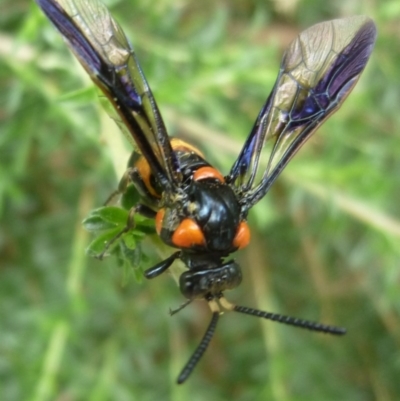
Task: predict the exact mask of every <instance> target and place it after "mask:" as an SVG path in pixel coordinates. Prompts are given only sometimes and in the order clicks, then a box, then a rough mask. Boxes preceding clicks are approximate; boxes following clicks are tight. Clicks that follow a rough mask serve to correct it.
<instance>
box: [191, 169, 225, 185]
mask: <svg viewBox="0 0 400 401" xmlns="http://www.w3.org/2000/svg"><path fill="white" fill-rule="evenodd" d="M206 178H215V179H217V180H218V181H220V182H225V178H224V176H223V175H222V174H221V173H220V172H219V171H218V170H216V169H215V168H214V167H200V168H199V169H197V170H196V171H195V173H194V174H193V180H194V181H199V180H204V179H206Z"/></svg>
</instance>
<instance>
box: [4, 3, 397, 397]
mask: <svg viewBox="0 0 400 401" xmlns="http://www.w3.org/2000/svg"><path fill="white" fill-rule="evenodd" d="M107 4H108V6H109V7H110V8H111V10H112V13H113V15H115V17H116V18H117V20H118V21H119V22H120V23H121V25H122V26H123V27H124V30H125V31H126V32H127V34H128V37H129V38H130V39H131V41H132V43H133V44H134V47H135V49H136V51H137V54H138V57H139V60H140V61H141V64H142V67H143V70H144V71H145V74H146V76H147V79H148V81H149V82H150V85H151V87H152V89H153V92H154V94H155V96H156V98H157V101H158V105H159V107H160V109H161V112H162V114H163V116H164V119H165V121H166V124H167V126H168V128H169V132H170V133H171V135H176V136H179V137H182V138H184V139H187V140H190V141H191V142H193V143H195V144H196V145H198V146H199V147H201V149H202V150H204V152H205V153H206V154H207V156H208V158H209V159H210V160H211V161H212V162H213V163H214V164H215V165H216V166H217V167H219V168H221V170H222V171H223V172H227V171H229V168H230V165H231V164H232V162H233V160H234V159H235V156H236V155H237V153H238V151H239V150H240V147H241V144H242V143H243V141H244V139H245V137H246V135H247V133H248V132H249V131H250V129H251V125H252V123H253V121H254V120H255V118H256V116H257V113H258V111H259V109H260V108H261V106H262V104H263V102H265V99H266V98H267V96H268V94H269V91H270V89H271V88H272V85H273V83H274V80H275V77H276V75H277V72H278V67H279V60H280V56H281V54H282V50H283V49H284V47H285V46H286V45H287V44H288V42H289V41H290V40H291V39H292V38H293V37H294V36H295V35H296V33H297V32H298V31H299V30H301V29H304V28H306V27H307V26H309V25H312V24H314V23H316V22H319V21H321V20H324V19H329V18H335V17H341V16H345V15H351V14H367V15H370V16H371V17H372V18H373V19H374V20H375V22H376V24H377V26H378V40H377V44H376V48H375V50H374V53H373V56H372V58H371V61H370V62H369V64H368V66H367V69H366V71H365V72H364V74H363V75H362V77H361V79H360V81H359V83H358V84H357V86H356V88H355V90H354V92H353V93H352V94H351V95H350V96H349V98H348V99H347V100H346V102H345V104H344V106H343V107H342V108H341V109H340V111H339V112H338V113H336V114H335V115H334V116H332V117H331V118H330V120H329V121H328V122H327V123H326V124H325V125H324V126H323V127H322V128H321V129H320V130H319V132H318V134H317V135H316V136H315V137H314V138H313V139H312V140H310V141H309V143H308V144H307V145H306V146H305V147H304V148H303V149H302V150H301V151H300V152H299V154H298V155H297V156H296V158H295V159H294V160H293V161H292V162H291V164H290V166H288V167H287V169H286V171H285V172H284V173H283V174H282V176H281V177H280V179H279V180H278V182H277V183H276V184H275V185H274V186H273V188H272V189H271V191H270V192H269V194H268V195H267V197H266V198H265V199H264V200H263V201H262V202H260V204H259V205H257V207H256V208H254V210H252V212H251V214H250V222H251V223H252V226H253V237H252V243H251V246H249V247H248V249H246V250H245V251H242V252H240V253H238V255H237V258H238V259H240V262H241V265H242V267H243V272H244V282H243V285H242V286H241V287H240V288H239V289H238V290H236V291H235V292H233V293H229V294H227V297H228V298H229V299H232V301H235V302H237V303H238V304H244V305H249V306H254V307H258V308H260V309H265V310H271V311H273V312H280V313H282V314H287V315H293V316H298V317H301V318H305V319H310V320H318V321H321V322H324V323H330V324H337V325H341V326H345V327H347V328H348V334H347V335H346V336H345V337H344V338H329V337H327V336H323V335H318V334H310V333H308V332H303V331H299V330H296V329H294V328H290V327H282V326H280V325H278V324H276V323H272V322H261V321H259V320H257V319H254V318H250V317H246V316H240V315H238V316H237V315H235V314H232V313H226V314H225V315H224V316H223V317H222V319H221V322H220V326H219V328H218V329H217V333H216V336H215V338H214V339H213V341H212V343H211V346H210V349H209V350H208V352H207V353H206V355H205V358H204V360H203V361H202V362H201V363H200V365H199V367H198V369H197V371H196V372H195V373H194V375H193V377H191V378H190V380H189V381H188V382H187V383H186V384H185V385H184V386H181V387H177V386H176V385H175V384H174V381H175V379H176V377H177V374H178V372H179V370H180V368H181V367H182V366H183V364H184V362H185V361H186V359H187V358H188V357H189V354H190V352H191V351H192V350H193V349H194V347H195V346H196V345H197V343H198V341H199V339H200V338H201V336H202V333H203V331H204V329H205V327H206V325H207V323H208V319H209V314H210V313H209V311H208V310H207V308H203V305H202V303H201V302H196V303H193V304H192V305H190V306H188V307H187V308H186V309H185V310H184V311H182V312H180V313H179V314H177V315H176V316H174V318H173V319H172V320H171V319H169V317H168V315H167V311H168V308H169V307H174V306H176V305H177V304H179V303H180V302H181V296H180V293H179V290H178V288H177V286H176V285H175V283H174V282H173V281H172V280H170V278H169V277H168V276H167V275H163V276H161V277H159V278H157V279H155V280H154V281H147V280H146V281H143V282H142V283H138V281H137V280H139V281H140V279H141V277H142V271H143V269H146V268H147V267H150V266H152V265H153V264H154V263H156V262H158V261H160V260H161V258H162V257H165V256H166V255H168V253H169V252H170V250H168V251H166V250H165V249H163V248H162V246H161V245H160V244H158V243H156V242H154V241H156V240H154V238H150V239H149V240H148V239H147V238H146V239H145V240H143V241H142V237H143V236H144V233H143V232H146V233H150V232H152V231H153V228H152V226H151V225H150V226H149V224H150V223H151V222H150V223H149V221H147V220H144V219H143V220H140V219H139V220H137V219H136V217H135V222H136V224H137V226H136V228H135V230H133V231H132V232H131V233H130V234H129V235H126V236H125V237H124V238H123V241H121V242H119V243H118V244H116V246H115V249H114V250H112V249H111V250H110V251H113V252H115V253H116V254H117V258H106V259H105V260H104V261H101V262H100V261H98V260H96V259H93V258H90V257H88V256H86V255H85V249H86V248H88V247H89V248H90V247H91V248H90V249H92V251H93V252H95V253H100V252H101V251H102V250H103V249H104V243H105V241H107V240H108V239H110V238H112V236H113V235H114V236H115V234H116V233H118V232H119V231H120V230H121V228H123V226H124V225H125V224H126V221H127V217H128V212H127V210H124V209H120V208H114V207H112V208H109V207H107V208H101V209H97V210H96V208H97V207H99V206H100V205H102V204H104V201H105V199H107V197H108V196H109V194H110V193H111V192H112V191H113V190H115V189H116V187H117V179H118V178H120V176H121V175H122V173H123V171H124V166H125V164H126V162H127V160H128V157H129V152H130V147H129V145H127V146H125V144H124V142H123V139H122V135H120V133H119V132H118V129H117V128H115V127H114V124H113V122H112V121H111V120H110V119H109V118H108V117H105V116H104V113H103V112H102V111H101V109H100V107H99V106H98V104H99V102H98V99H97V95H96V91H95V90H94V89H93V87H92V86H91V83H90V82H89V80H88V79H87V77H86V75H85V73H84V72H83V71H82V69H81V68H80V66H79V65H78V64H77V63H76V62H75V61H74V59H73V57H72V56H71V55H70V53H69V51H68V49H67V48H66V46H65V43H64V42H63V41H62V39H61V38H60V36H59V34H58V33H57V32H56V31H55V29H54V28H53V27H52V26H51V25H50V23H49V22H48V21H47V20H46V19H45V17H44V16H43V15H42V13H41V12H40V10H39V9H38V7H37V6H36V5H35V4H34V3H33V2H30V1H28V0H14V1H11V0H2V3H1V6H0V10H1V12H0V86H1V90H0V216H1V225H0V254H1V261H0V328H1V329H0V395H1V399H2V400H7V401H13V400H34V401H42V400H54V399H68V400H96V401H99V400H131V399H140V400H166V399H171V400H184V399H185V400H187V399H191V400H193V401H196V400H204V399H210V400H214V399H215V400H217V399H235V400H243V401H244V400H279V401H280V400H298V401H300V400H307V401H310V400H317V401H321V400H323V401H329V400H343V401H347V400H349V401H350V400H351V401H368V400H382V401H383V400H384V401H388V400H389V401H390V400H393V401H394V400H397V399H399V398H400V381H399V379H398V376H399V374H398V372H399V369H400V361H399V356H398V355H399V352H398V350H399V344H400V319H399V316H400V297H399V290H398V286H399V282H400V277H399V272H400V269H399V261H400V247H399V238H400V174H399V171H400V137H399V132H400V129H399V128H400V114H399V112H398V109H399V104H400V86H399V82H400V80H399V68H398V66H399V65H400V36H399V30H398V27H399V19H400V9H399V6H398V1H395V0H388V1H385V2H358V1H355V0H346V1H344V0H340V1H335V2H317V1H315V0H298V1H273V2H266V1H260V0H251V1H246V2H243V1H238V0H235V1H231V2H222V1H215V0H213V1H211V0H206V1H203V2H195V1H192V0H181V1H176V0H175V1H172V0H160V1H157V2H149V1H145V0H137V1H135V2H132V1H122V0H121V1H119V0H113V1H108V2H107ZM120 141H121V142H120ZM124 146H125V147H124ZM113 167H114V168H113ZM114 171H117V174H115V172H114ZM127 201H129V199H124V202H125V203H124V206H125V207H126V209H129V207H130V206H131V204H127V203H126V202H127ZM129 202H130V203H132V202H131V201H129ZM93 209H94V212H92V213H91V215H90V217H88V214H89V212H90V211H91V210H93ZM84 218H86V220H85V226H86V227H89V228H90V229H91V230H96V231H99V232H101V235H103V236H104V237H103V238H101V239H97V240H95V241H97V244H96V243H95V244H94V245H93V242H92V245H90V243H91V241H93V237H92V236H91V234H89V233H88V232H87V231H86V230H85V229H84V228H83V226H82V220H83V219H84ZM150 237H151V236H150ZM138 241H140V243H141V246H140V247H137V246H136V245H137V243H138ZM128 261H129V262H128ZM132 265H133V266H135V269H133V268H132ZM121 267H122V268H121ZM132 276H133V277H134V278H135V280H132V279H131V277H132Z"/></svg>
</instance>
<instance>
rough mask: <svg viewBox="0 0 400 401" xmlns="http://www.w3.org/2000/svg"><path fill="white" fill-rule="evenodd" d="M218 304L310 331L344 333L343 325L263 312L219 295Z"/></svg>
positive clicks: (228, 308)
mask: <svg viewBox="0 0 400 401" xmlns="http://www.w3.org/2000/svg"><path fill="white" fill-rule="evenodd" d="M219 302H220V304H221V305H222V306H223V307H224V308H225V309H227V310H231V311H235V312H240V313H244V314H246V315H251V316H256V317H262V318H264V319H268V320H273V321H275V322H279V323H284V324H288V325H290V326H296V327H300V328H302V329H308V330H312V331H319V332H322V333H327V334H335V335H343V334H346V329H345V328H343V327H336V326H328V325H326V324H322V323H318V322H310V321H309V320H303V319H298V318H295V317H291V316H284V315H279V314H277V313H271V312H264V311H261V310H258V309H253V308H247V307H245V306H239V305H234V304H232V303H230V302H228V301H227V300H226V298H224V297H221V298H220V299H219Z"/></svg>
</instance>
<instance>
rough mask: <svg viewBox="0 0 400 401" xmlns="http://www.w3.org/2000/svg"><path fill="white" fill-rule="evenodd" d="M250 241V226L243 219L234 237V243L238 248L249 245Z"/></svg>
mask: <svg viewBox="0 0 400 401" xmlns="http://www.w3.org/2000/svg"><path fill="white" fill-rule="evenodd" d="M249 242H250V228H249V225H248V224H247V223H246V222H245V221H242V222H241V223H240V224H239V227H238V230H237V232H236V235H235V238H234V239H233V245H234V246H235V247H236V248H238V249H243V248H245V247H246V246H247V245H249Z"/></svg>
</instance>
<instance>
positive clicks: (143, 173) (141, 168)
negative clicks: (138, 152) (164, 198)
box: [134, 156, 160, 198]
mask: <svg viewBox="0 0 400 401" xmlns="http://www.w3.org/2000/svg"><path fill="white" fill-rule="evenodd" d="M134 167H135V168H136V169H137V170H138V172H139V174H140V177H141V178H142V180H143V182H144V185H145V186H146V188H147V189H148V191H149V192H150V193H151V194H152V195H153V196H155V197H156V198H159V197H160V194H159V193H158V192H157V191H156V190H155V189H154V188H153V186H152V185H151V182H150V178H151V170H150V165H149V163H148V162H147V160H146V159H145V158H144V156H141V157H140V158H139V159H138V160H137V161H136V163H135V164H134Z"/></svg>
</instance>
